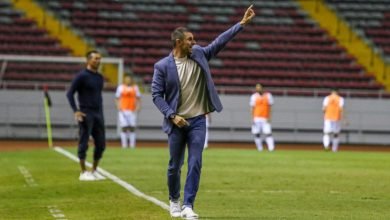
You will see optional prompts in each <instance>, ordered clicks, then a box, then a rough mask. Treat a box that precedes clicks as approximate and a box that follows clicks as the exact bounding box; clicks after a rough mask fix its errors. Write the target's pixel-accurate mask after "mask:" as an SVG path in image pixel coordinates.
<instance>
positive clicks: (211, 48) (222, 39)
mask: <svg viewBox="0 0 390 220" xmlns="http://www.w3.org/2000/svg"><path fill="white" fill-rule="evenodd" d="M243 28H244V27H243V26H242V25H241V24H240V23H237V24H235V25H234V26H233V27H231V28H229V29H228V30H227V31H225V32H223V33H222V34H220V35H219V36H218V37H217V38H216V39H215V40H214V41H213V42H211V44H209V45H207V46H206V47H203V48H202V49H203V52H204V54H205V56H206V58H207V60H210V59H211V58H213V57H215V56H216V55H217V54H218V53H219V52H220V51H221V50H222V49H223V48H224V47H225V45H226V44H227V43H228V42H229V41H231V40H232V39H233V38H234V36H236V34H237V33H239V32H240V31H241V30H242V29H243Z"/></svg>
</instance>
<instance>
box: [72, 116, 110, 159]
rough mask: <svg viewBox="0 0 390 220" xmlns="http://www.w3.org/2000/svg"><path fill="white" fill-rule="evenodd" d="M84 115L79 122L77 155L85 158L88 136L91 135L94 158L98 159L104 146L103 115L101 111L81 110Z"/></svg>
mask: <svg viewBox="0 0 390 220" xmlns="http://www.w3.org/2000/svg"><path fill="white" fill-rule="evenodd" d="M81 111H82V112H83V113H85V114H86V116H85V117H84V118H83V121H82V122H79V147H78V157H79V159H80V160H85V158H86V157H87V150H88V141H89V136H91V135H92V138H93V141H94V144H95V149H94V153H93V159H94V160H100V158H102V155H103V152H104V150H105V148H106V136H105V127H104V116H103V112H102V111H96V110H95V111H91V110H89V111H88V110H81Z"/></svg>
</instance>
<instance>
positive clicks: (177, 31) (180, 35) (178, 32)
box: [171, 27, 191, 47]
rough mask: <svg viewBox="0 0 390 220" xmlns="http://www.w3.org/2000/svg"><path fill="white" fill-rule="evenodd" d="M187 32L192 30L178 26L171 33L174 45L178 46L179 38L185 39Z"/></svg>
mask: <svg viewBox="0 0 390 220" xmlns="http://www.w3.org/2000/svg"><path fill="white" fill-rule="evenodd" d="M186 32H191V31H190V30H188V28H185V27H178V28H176V29H175V30H174V31H173V32H172V33H171V41H172V45H173V47H175V46H176V40H177V39H180V40H183V39H184V36H185V35H184V33H186Z"/></svg>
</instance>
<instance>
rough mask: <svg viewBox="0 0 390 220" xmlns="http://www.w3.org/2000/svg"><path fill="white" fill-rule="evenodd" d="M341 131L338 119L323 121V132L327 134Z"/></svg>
mask: <svg viewBox="0 0 390 220" xmlns="http://www.w3.org/2000/svg"><path fill="white" fill-rule="evenodd" d="M340 131H341V124H340V121H329V120H325V121H324V133H325V134H329V133H335V134H338V133H340Z"/></svg>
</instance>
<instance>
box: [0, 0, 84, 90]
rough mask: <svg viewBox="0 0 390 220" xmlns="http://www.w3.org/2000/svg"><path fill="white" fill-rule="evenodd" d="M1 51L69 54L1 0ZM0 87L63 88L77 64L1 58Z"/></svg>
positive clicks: (45, 33) (28, 53) (13, 53)
mask: <svg viewBox="0 0 390 220" xmlns="http://www.w3.org/2000/svg"><path fill="white" fill-rule="evenodd" d="M0 54H5V55H41V56H68V55H69V54H70V50H69V49H68V48H64V47H61V46H60V45H59V42H58V40H57V39H55V38H52V37H50V36H48V34H47V31H46V30H43V29H40V28H37V27H36V24H35V21H33V20H30V19H27V18H24V17H23V14H22V13H21V12H19V11H17V10H15V9H13V8H12V4H11V3H10V2H8V1H2V2H0ZM0 62H1V74H0V76H1V77H0V86H1V87H2V88H7V89H12V88H13V89H37V88H40V87H41V85H42V84H43V83H45V84H47V85H48V86H49V88H52V89H64V88H65V86H66V85H67V84H68V83H69V81H70V80H71V78H72V77H73V74H74V73H75V71H76V69H79V68H80V67H79V65H73V64H70V65H64V64H58V63H52V64H47V63H33V62H31V63H29V62H16V61H12V62H7V61H3V60H0Z"/></svg>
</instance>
